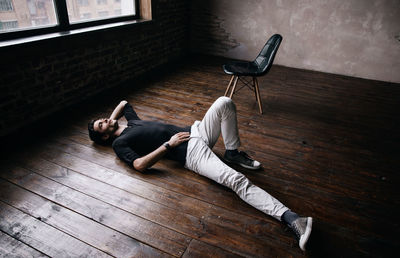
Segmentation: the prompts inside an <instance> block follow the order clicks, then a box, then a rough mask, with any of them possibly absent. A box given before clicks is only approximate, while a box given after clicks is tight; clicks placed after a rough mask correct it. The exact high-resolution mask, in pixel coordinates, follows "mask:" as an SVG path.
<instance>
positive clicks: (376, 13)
mask: <svg viewBox="0 0 400 258" xmlns="http://www.w3.org/2000/svg"><path fill="white" fill-rule="evenodd" d="M274 33H279V34H281V35H282V36H283V42H282V45H281V47H280V49H279V51H278V54H277V57H276V59H275V63H276V64H280V65H284V66H289V67H296V68H303V69H309V70H317V71H322V72H328V73H335V74H344V75H350V76H355V77H361V78H367V79H375V80H382V81H390V82H396V83H400V0H346V1H345V0H193V2H192V26H191V49H192V51H194V52H201V53H206V54H213V55H219V56H224V57H229V58H235V59H244V60H251V59H254V58H255V56H256V55H257V54H258V52H259V51H260V49H261V47H262V46H263V45H264V43H265V42H266V40H267V39H268V38H269V37H270V36H271V35H272V34H274Z"/></svg>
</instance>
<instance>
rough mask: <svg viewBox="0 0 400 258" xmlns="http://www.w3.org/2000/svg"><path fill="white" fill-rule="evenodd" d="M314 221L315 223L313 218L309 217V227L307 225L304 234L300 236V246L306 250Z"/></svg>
mask: <svg viewBox="0 0 400 258" xmlns="http://www.w3.org/2000/svg"><path fill="white" fill-rule="evenodd" d="M312 223H313V219H312V218H311V217H308V218H307V227H306V231H305V232H304V234H303V235H302V236H301V237H300V240H299V246H300V249H301V250H303V251H305V250H306V244H307V241H308V238H309V237H310V235H311V230H312Z"/></svg>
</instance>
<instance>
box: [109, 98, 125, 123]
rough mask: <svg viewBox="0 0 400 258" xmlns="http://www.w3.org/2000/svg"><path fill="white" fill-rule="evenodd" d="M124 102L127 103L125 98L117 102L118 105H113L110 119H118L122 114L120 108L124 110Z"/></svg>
mask: <svg viewBox="0 0 400 258" xmlns="http://www.w3.org/2000/svg"><path fill="white" fill-rule="evenodd" d="M126 103H128V101H126V100H123V101H121V102H120V103H119V104H118V106H116V107H115V109H114V111H113V112H112V114H111V116H110V119H115V120H118V119H120V118H121V116H122V110H124V107H125V105H126Z"/></svg>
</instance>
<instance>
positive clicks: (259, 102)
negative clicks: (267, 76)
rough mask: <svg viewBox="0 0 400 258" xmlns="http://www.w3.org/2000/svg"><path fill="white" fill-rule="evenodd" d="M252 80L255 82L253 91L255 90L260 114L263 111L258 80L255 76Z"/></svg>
mask: <svg viewBox="0 0 400 258" xmlns="http://www.w3.org/2000/svg"><path fill="white" fill-rule="evenodd" d="M254 82H255V86H256V87H255V89H254V90H255V91H256V96H257V100H258V108H259V109H260V114H262V113H263V111H262V103H261V96H260V87H259V86H258V80H257V78H256V77H254Z"/></svg>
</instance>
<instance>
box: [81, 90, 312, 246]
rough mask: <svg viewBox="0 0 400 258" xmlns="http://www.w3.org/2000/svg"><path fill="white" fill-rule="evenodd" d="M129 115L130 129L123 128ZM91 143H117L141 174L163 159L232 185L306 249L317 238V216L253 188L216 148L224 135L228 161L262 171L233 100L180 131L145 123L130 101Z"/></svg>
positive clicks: (94, 124) (96, 123)
mask: <svg viewBox="0 0 400 258" xmlns="http://www.w3.org/2000/svg"><path fill="white" fill-rule="evenodd" d="M122 116H125V118H126V120H127V121H128V124H127V125H119V124H118V119H119V118H121V117H122ZM88 129H89V136H90V139H92V140H93V141H95V142H96V143H99V144H103V145H104V144H111V143H112V147H113V149H114V151H115V153H116V154H117V156H118V157H119V158H120V159H121V160H123V161H125V162H126V163H127V164H128V165H129V166H131V167H133V168H134V169H136V170H138V171H141V172H143V171H145V170H146V169H147V168H150V167H151V166H152V165H154V164H155V163H156V162H157V161H159V160H160V159H161V158H164V157H165V158H167V159H171V160H175V161H178V162H180V163H181V164H182V165H184V166H185V168H187V169H190V170H192V171H194V172H196V173H198V174H200V175H202V176H205V177H208V178H210V179H212V180H214V181H216V182H218V183H219V184H222V185H224V186H226V187H229V188H230V189H232V190H233V191H235V192H236V193H237V194H238V195H239V197H240V198H241V199H242V200H244V201H245V202H247V203H248V204H250V205H251V206H253V207H255V208H256V209H258V210H260V211H262V212H264V213H266V214H268V215H270V216H272V217H274V218H275V219H277V220H279V221H283V222H285V223H286V224H287V225H288V226H289V227H290V228H291V229H292V230H293V231H294V233H295V234H296V236H297V238H298V240H299V246H300V248H301V250H303V251H304V250H305V246H306V243H307V241H308V238H309V236H310V234H311V229H312V218H311V217H299V216H298V215H297V214H296V213H294V212H292V211H291V210H290V209H289V208H287V207H286V206H285V205H283V204H282V203H281V202H279V201H278V200H277V199H275V198H274V197H273V196H271V195H270V194H268V193H267V192H266V191H264V190H263V189H261V188H260V187H258V186H256V185H254V184H252V183H251V182H250V181H249V179H247V178H246V177H245V176H244V175H243V174H241V173H239V172H237V171H236V170H234V169H232V168H231V167H229V166H228V165H226V164H225V163H224V162H222V161H221V160H220V159H219V158H218V157H217V155H216V154H215V153H213V151H212V148H213V146H214V145H215V143H216V142H217V140H218V137H219V135H220V134H221V133H222V137H223V140H224V145H225V149H226V151H225V155H224V159H225V160H226V161H227V162H229V163H235V164H239V165H241V166H243V167H245V168H248V169H259V168H260V167H261V164H260V162H258V161H256V160H253V159H251V158H250V157H249V156H248V155H247V154H246V153H245V152H243V151H238V148H239V146H240V139H239V132H238V126H237V118H236V107H235V104H234V103H233V101H232V100H231V99H230V98H227V97H220V98H218V99H217V100H216V101H215V102H214V103H213V104H212V106H211V107H210V109H209V110H208V111H207V113H206V115H205V116H204V118H203V120H202V121H195V122H194V123H193V125H192V126H189V127H184V128H182V127H178V126H174V125H170V124H165V123H161V122H155V121H144V120H141V119H140V118H139V117H138V115H137V114H136V112H135V111H134V110H133V108H132V106H131V105H130V104H129V103H128V102H127V101H121V103H120V104H119V105H118V106H117V107H116V108H115V109H114V111H113V113H112V114H111V116H110V118H101V119H97V120H93V121H91V122H90V123H89V124H88Z"/></svg>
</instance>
